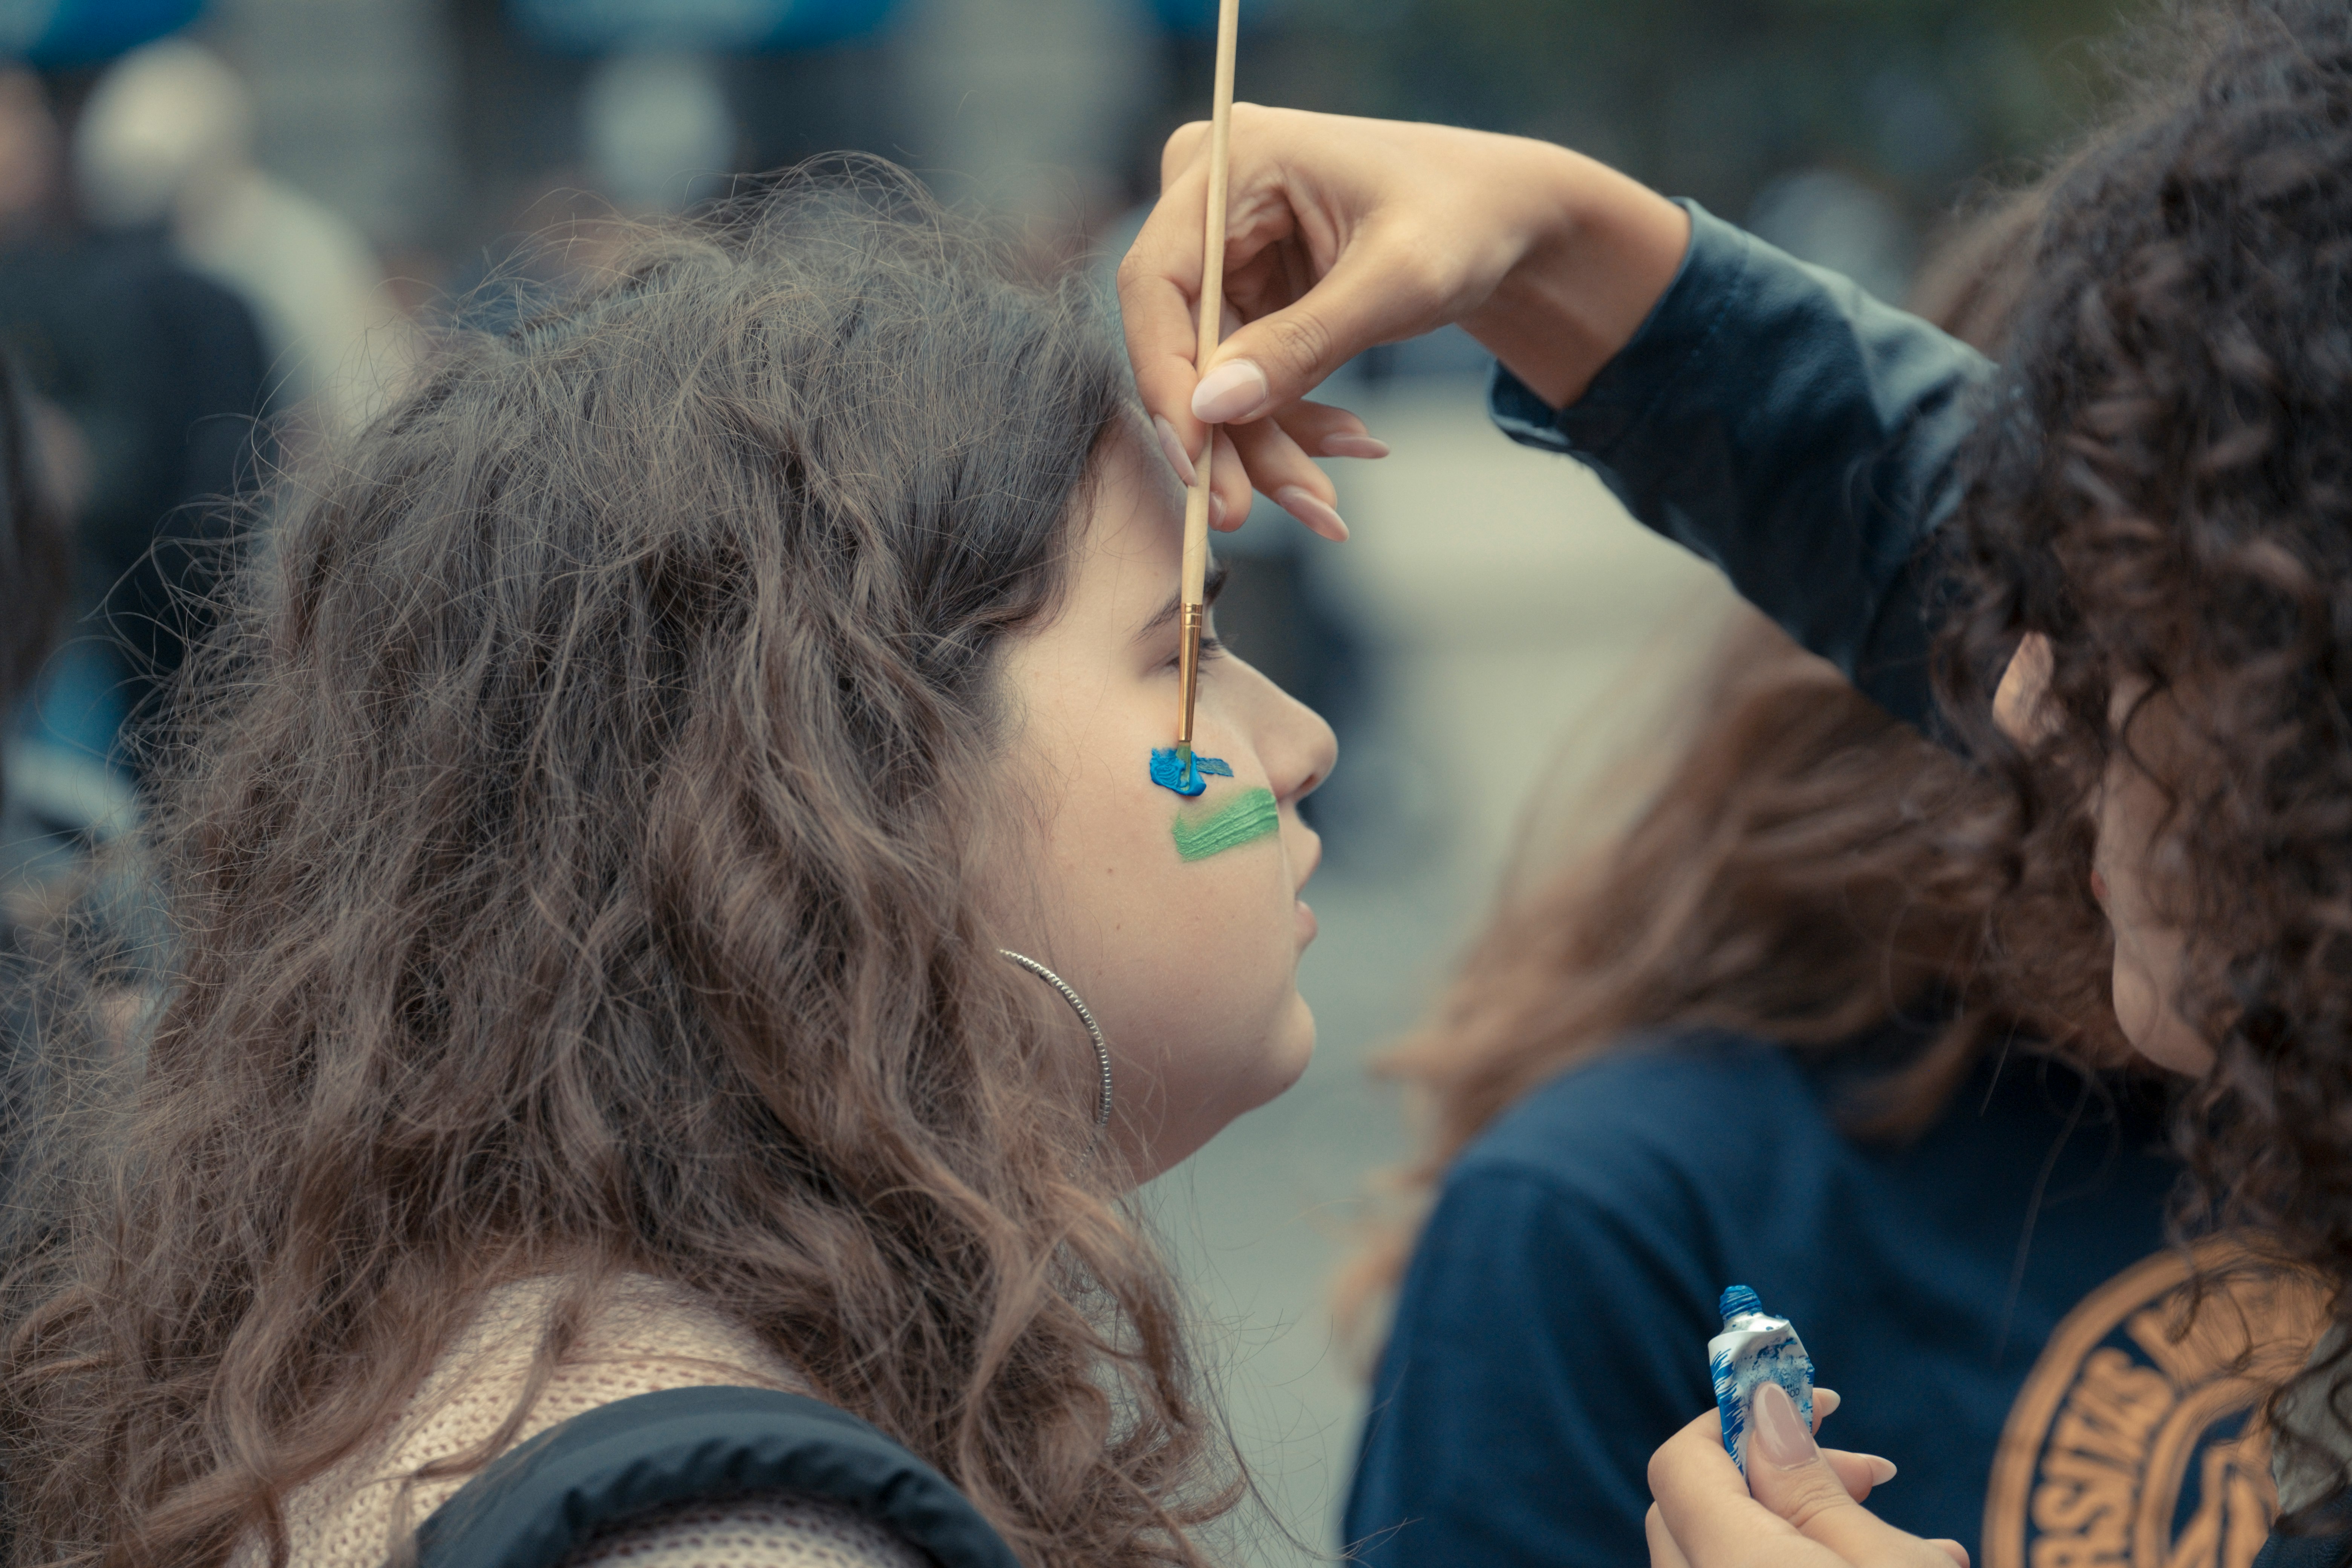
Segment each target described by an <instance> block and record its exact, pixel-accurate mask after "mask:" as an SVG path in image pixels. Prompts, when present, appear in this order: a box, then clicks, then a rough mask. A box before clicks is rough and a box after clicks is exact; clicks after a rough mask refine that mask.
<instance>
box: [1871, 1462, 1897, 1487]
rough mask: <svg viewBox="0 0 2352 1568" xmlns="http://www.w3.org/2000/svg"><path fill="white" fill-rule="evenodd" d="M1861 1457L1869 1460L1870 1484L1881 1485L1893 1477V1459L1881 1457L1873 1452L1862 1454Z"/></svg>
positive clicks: (1894, 1472)
mask: <svg viewBox="0 0 2352 1568" xmlns="http://www.w3.org/2000/svg"><path fill="white" fill-rule="evenodd" d="M1863 1458H1865V1459H1868V1460H1869V1461H1870V1484H1871V1485H1872V1486H1874V1487H1883V1486H1885V1484H1886V1483H1887V1482H1889V1481H1891V1480H1893V1479H1895V1474H1896V1471H1895V1461H1894V1460H1892V1459H1882V1458H1879V1457H1878V1456H1877V1455H1875V1454H1864V1456H1863Z"/></svg>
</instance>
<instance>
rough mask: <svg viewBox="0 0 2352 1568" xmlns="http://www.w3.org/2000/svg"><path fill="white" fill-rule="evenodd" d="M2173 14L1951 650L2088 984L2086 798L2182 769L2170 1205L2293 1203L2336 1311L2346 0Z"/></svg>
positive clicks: (2092, 221) (2351, 1015)
mask: <svg viewBox="0 0 2352 1568" xmlns="http://www.w3.org/2000/svg"><path fill="white" fill-rule="evenodd" d="M2176 37H2177V41H2178V43H2179V50H2178V51H2177V52H2175V53H2174V54H2173V56H2172V59H2173V62H2174V64H2173V68H2172V69H2171V70H2170V72H2169V73H2168V79H2169V81H2170V82H2171V83H2172V85H2171V86H2169V87H2168V88H2167V89H2164V90H2161V91H2158V92H2157V93H2154V94H2152V95H2151V96H2150V97H2149V98H2148V100H2146V101H2144V102H2143V103H2142V104H2141V105H2140V106H2139V107H2138V108H2137V110H2134V111H2133V113H2132V114H2131V115H2130V117H2129V118H2128V119H2127V120H2126V121H2124V122H2123V123H2122V124H2120V125H2118V126H2116V127H2115V128H2114V129H2113V130H2111V131H2110V132H2107V133H2106V134H2105V136H2103V138H2102V139H2101V142H2100V144H2099V145H2098V146H2097V147H2096V148H2095V150H2094V151H2093V152H2092V153H2090V154H2089V155H2088V156H2086V157H2084V158H2083V159H2082V160H2081V161H2080V162H2079V163H2077V164H2075V165H2074V167H2073V168H2072V169H2071V171H2070V172H2069V173H2068V174H2067V176H2066V177H2065V178H2064V180H2063V182H2061V184H2059V186H2058V188H2057V189H2056V191H2055V192H2054V193H2053V197H2052V201H2051V207H2050V212H2049V214H2048V216H2047V218H2046V220H2045V222H2044V224H2043V226H2042V230H2041V233H2040V235H2039V237H2038V241H2037V259H2036V267H2035V274H2036V280H2035V283H2034V286H2033V287H2032V289H2031V290H2030V291H2029V293H2028V294H2027V296H2026V298H2025V300H2024V302H2023V304H2022V307H2021V314H2020V318H2019V320H2018V322H2017V323H2016V326H2015V329H2014V335H2013V338H2012V340H2011V344H2012V352H2011V359H2010V366H2011V368H2010V369H2009V371H2008V372H2007V374H2006V375H2005V377H2004V379H2003V380H2002V382H2001V383H2000V384H1999V386H1998V388H1997V391H1996V394H1995V395H1994V399H1993V401H1992V402H1991V404H1990V407H1989V410H1988V417H1987V418H1986V420H1985V422H1984V425H1983V427H1982V431H1981V434H1980V437H1979V443H1978V447H1977V450H1976V451H1975V452H1974V453H1973V455H1972V457H1971V459H1970V479H1969V491H1968V495H1967V499H1966V501H1965V504H1964V506H1963V508H1962V513H1961V521H1960V523H1959V525H1958V530H1957V535H1956V544H1957V548H1958V560H1959V563H1960V570H1961V574H1962V577H1963V579H1964V582H1965V584H1966V595H1965V598H1964V600H1963V612H1962V614H1961V616H1959V619H1958V625H1957V626H1956V628H1955V630H1954V631H1953V633H1952V634H1951V635H1950V637H1948V639H1947V641H1946V643H1945V646H1944V650H1943V656H1942V658H1941V660H1940V673H1941V675H1942V678H1943V679H1944V682H1945V686H1946V696H1947V698H1948V701H1949V705H1950V706H1951V708H1952V709H1953V710H1955V712H1956V713H1957V715H1958V718H1959V720H1960V721H1962V722H1964V723H1967V724H1969V726H1970V728H1971V731H1972V736H1971V739H1972V742H1973V743H1974V744H1975V745H1976V746H1977V747H1978V748H1979V750H1980V751H1981V752H1983V753H1984V754H1985V755H1986V756H1988V757H1990V758H1994V759H1997V760H1998V761H1999V763H2000V765H2001V767H2002V768H2003V770H2004V771H2006V772H2007V773H2008V774H2009V776H2010V778H2011V781H2012V782H2013V784H2015V787H2016V796H2015V798H2016V800H2017V802H2018V803H2019V805H2020V806H2021V825H2020V832H2021V837H2020V839H2019V840H2017V841H2016V842H2015V843H2013V845H2012V850H2013V853H2012V855H2011V868H2012V871H2013V872H2014V873H2015V874H2017V875H2019V876H2021V877H2022V876H2024V875H2026V874H2027V871H2028V870H2029V868H2044V869H2045V871H2046V870H2047V869H2048V868H2055V874H2037V875H2036V877H2035V880H2034V886H2033V887H2032V889H2030V890H2029V893H2028V896H2024V897H2021V898H2019V899H2016V900H2012V901H2011V902H2010V903H2009V905H2008V906H2007V908H2006V910H2005V911H2004V913H2003V916H2002V919H2001V925H2002V928H2003V929H2002V937H2003V946H2004V948H2005V950H2006V952H2007V954H2008V956H2009V958H2010V959H2011V961H2012V962H2013V963H2016V964H2017V965H2018V966H2020V967H2021V968H2022V967H2031V968H2033V969H2036V970H2038V971H2039V972H2040V973H2041V976H2042V984H2041V986H2040V988H2041V989H2042V991H2043V992H2044V993H2045V994H2051V995H2053V997H2061V998H2063V996H2064V995H2065V994H2067V993H2069V992H2071V993H2073V994H2074V998H2075V999H2076V1001H2077V1002H2089V1001H2093V1000H2095V999H2097V998H2098V996H2099V995H2100V994H2103V993H2104V991H2105V986H2106V962H2105V954H2106V935H2105V921H2104V920H2103V918H2102V916H2101V914H2100V911H2099V910H2098V909H2097V907H2096V905H2095V902H2094V901H2093V900H2092V897H2091V895H2090V891H2089V885H2090V870H2091V865H2090V854H2091V849H2092V838H2091V835H2090V833H2089V832H2088V830H2087V826H2086V824H2087V822H2088V819H2089V816H2090V813H2091V811H2092V809H2093V807H2094V805H2095V799H2096V791H2097V790H2098V789H2099V787H2100V782H2101V780H2102V778H2103V777H2104V776H2105V773H2106V770H2107V768H2108V765H2109V763H2110V762H2111V761H2113V760H2115V759H2116V758H2118V757H2121V758H2125V759H2128V760H2130V761H2132V762H2135V763H2139V764H2140V765H2142V766H2144V767H2145V768H2146V769H2147V771H2148V772H2149V773H2151V774H2152V775H2153V776H2154V777H2155V778H2156V779H2157V780H2158V783H2159V784H2161V785H2162V786H2163V790H2164V793H2165V795H2166V796H2167V797H2168V818H2167V821H2166V823H2165V825H2164V827H2163V833H2162V842H2163V843H2164V845H2165V847H2166V851H2167V856H2168V859H2167V862H2166V864H2167V866H2168V868H2169V871H2170V874H2168V875H2166V876H2164V877H2163V878H2162V879H2161V882H2160V885H2159V886H2158V888H2157V889H2155V891H2156V892H2157V893H2158V894H2159V895H2160V897H2161V899H2162V912H2163V914H2164V915H2165V918H2166V919H2167V920H2168V921H2172V922H2176V923H2178V924H2179V926H2180V927H2181V928H2182V929H2183V930H2185V931H2187V933H2188V939H2189V973H2188V976H2187V981H2186V984H2185V986H2184V990H2183V994H2181V995H2180V996H2179V998H2178V1001H2179V1007H2180V1011H2181V1013H2182V1015H2183V1016H2185V1017H2186V1018H2188V1019H2189V1020H2191V1021H2192V1022H2193V1023H2195V1024H2196V1025H2197V1026H2199V1027H2200V1031H2201V1032H2202V1033H2203V1035H2204V1036H2205V1037H2207V1038H2209V1039H2210V1040H2211V1041H2212V1042H2214V1045H2215V1048H2216V1052H2217V1057H2216V1060H2215V1063H2214V1065H2213V1067H2212V1068H2211V1070H2210V1072H2209V1073H2208V1074H2207V1075H2206V1076H2205V1078H2204V1079H2203V1080H2202V1081H2201V1082H2200V1083H2199V1084H2198V1085H2197V1087H2196V1089H2195V1090H2194V1091H2193V1093H2192V1095H2191V1096H2190V1098H2189V1100H2188V1102H2187V1104H2186V1106H2185V1109H2184V1112H2183V1114H2182V1115H2181V1116H2180V1117H2179V1119H2178V1121H2177V1141H2178V1142H2179V1147H2180V1149H2181V1151H2182V1152H2183V1153H2184V1154H2185V1155H2186V1156H2187V1158H2188V1161H2189V1165H2190V1168H2191V1170H2192V1172H2193V1173H2194V1175H2195V1177H2196V1181H2195V1182H2194V1184H2193V1192H2192V1193H2191V1194H2189V1196H2188V1198H2187V1201H2186V1205H2185V1207H2184V1211H2183V1213H2182V1215H2181V1216H2180V1217H2181V1219H2182V1220H2183V1221H2184V1223H2197V1224H2205V1223H2212V1222H2216V1221H2220V1222H2226V1223H2237V1224H2244V1225H2251V1226H2260V1227H2262V1228H2263V1229H2264V1230H2267V1231H2268V1232H2270V1233H2272V1234H2273V1235H2274V1236H2275V1237H2277V1238H2278V1245H2279V1246H2280V1247H2281V1248H2282V1250H2283V1251H2284V1254H2285V1255H2286V1256H2287V1257H2288V1258H2291V1259H2293V1260H2294V1261H2297V1262H2300V1263H2302V1264H2305V1265H2307V1266H2310V1267H2312V1268H2315V1269H2317V1270H2318V1271H2320V1272H2321V1273H2322V1274H2323V1275H2324V1276H2325V1278H2326V1280H2327V1281H2329V1282H2330V1284H2331V1286H2332V1287H2333V1288H2334V1289H2336V1297H2337V1304H2336V1309H2335V1310H2336V1317H2337V1321H2338V1322H2339V1323H2341V1322H2344V1321H2347V1309H2346V1306H2345V1304H2344V1301H2343V1296H2342V1286H2343V1284H2344V1282H2346V1281H2347V1280H2352V314H2347V310H2348V309H2352V8H2347V7H2346V6H2345V5H2342V4H2341V3H2340V0H2250V3H2246V4H2242V5H2231V6H2229V7H2226V8H2222V9H2218V10H2214V11H2209V12H2206V13H2204V14H2201V15H2199V16H2192V17H2190V18H2189V19H2188V21H2187V23H2186V25H2185V26H2184V27H2183V28H2182V29H2181V30H2180V31H2179V33H2178V34H2177V35H2176ZM2028 632H2040V633H2042V634H2044V635H2045V636H2047V637H2048V638H2049V640H2050V645H2051V647H2052V650H2053V679H2052V686H2051V696H2050V700H2049V701H2048V702H2047V703H2045V704H2044V705H2043V708H2042V717H2043V718H2044V719H2045V720H2046V721H2047V726H2048V727H2047V730H2046V731H2045V732H2043V733H2042V734H2041V735H2040V736H2039V737H2038V738H2036V739H2035V740H2034V741H2033V742H2032V743H2031V746H2030V749H2029V751H2027V752H2020V751H2019V750H2018V749H2017V747H2016V746H2014V745H2012V744H2011V742H2009V741H2008V740H2007V739H2006V738H2004V737H2001V736H2000V735H1997V734H1995V733H1993V732H1991V731H1990V721H1989V719H1988V718H1987V715H1988V714H1989V711H1990V702H1989V688H1990V684H1991V682H1992V679H1994V676H1995V674H1996V672H1998V671H1999V670H2000V668H2001V667H2002V666H2003V664H2004V663H2005V662H2006V660H2007V658H2008V656H2009V654H2010V651H2011V649H2013V648H2014V647H2016V646H2017V644H2018V641H2019V638H2020V637H2021V636H2022V635H2023V634H2025V633H2028ZM2143 686H2144V688H2145V689H2146V690H2147V692H2148V693H2149V694H2150V695H2151V696H2157V695H2161V696H2162V697H2163V698H2164V699H2166V700H2165V701H2164V703H2163V704H2162V709H2163V715H2164V718H2163V721H2162V722H2161V723H2160V724H2152V723H2150V722H2149V721H2148V720H2149V718H2150V715H2151V714H2152V712H2153V711H2154V710H2151V709H2150V707H2149V706H2148V703H2147V701H2146V700H2141V701H2139V702H2138V703H2137V705H2136V706H2135V707H2134V708H2133V709H2132V710H2131V711H2130V712H2129V713H2127V714H2123V715H2120V716H2119V717H2120V719H2121V721H2120V722H2111V715H2110V710H2109V708H2110V700H2111V697H2112V696H2113V695H2114V694H2116V692H2117V691H2118V690H2122V691H2125V692H2131V691H2136V690H2138V689H2142V687H2143ZM2159 748H2160V750H2159ZM2347 1384H2352V1373H2347V1363H2346V1360H2345V1356H2344V1354H2343V1353H2341V1349H2340V1347H2339V1351H2338V1353H2336V1354H2333V1355H2329V1356H2325V1357H2323V1358H2322V1359H2321V1362H2320V1363H2318V1364H2316V1365H2315V1366H2314V1367H2313V1368H2312V1369H2311V1370H2310V1371H2309V1372H2308V1373H2305V1374H2304V1376H2303V1378H2302V1379H2301V1380H2299V1384H2298V1385H2296V1386H2299V1387H2303V1388H2311V1389H2316V1390H2319V1391H2320V1392H2323V1393H2326V1394H2329V1395H2330V1396H2331V1397H2332V1398H2333V1400H2334V1402H2335V1413H2334V1416H2333V1418H2332V1420H2330V1421H2329V1422H2328V1423H2327V1424H2328V1425H2330V1426H2333V1427H2334V1428H2335V1429H2336V1432H2337V1433H2338V1434H2341V1433H2344V1432H2347V1431H2352V1402H2347V1392H2346V1391H2347ZM2292 1397H2293V1398H2294V1399H2295V1400H2296V1401H2298V1402H2299V1401H2300V1400H2301V1399H2302V1397H2303V1395H2302V1394H2299V1393H2295V1394H2292ZM2277 1413H2278V1407H2277V1406H2275V1405H2274V1406H2273V1415H2276V1414H2277ZM2289 1425H2290V1429H2288V1430H2285V1431H2284V1432H2283V1433H2282V1440H2283V1442H2284V1443H2286V1444H2288V1445H2290V1446H2291V1447H2292V1446H2296V1445H2298V1444H2299V1443H2300V1439H2299V1438H2298V1435H2297V1434H2296V1432H2295V1431H2294V1430H2292V1429H2291V1428H2292V1426H2293V1424H2289ZM2300 1446H2301V1447H2303V1449H2304V1450H2305V1458H2306V1459H2308V1458H2312V1457H2313V1456H2314V1455H2315V1454H2316V1453H2317V1449H2316V1447H2315V1446H2313V1445H2310V1444H2300ZM2335 1447H2336V1451H2338V1452H2341V1451H2342V1447H2343V1445H2342V1441H2341V1437H2340V1436H2338V1437H2337V1439H2336V1444H2335ZM2289 1458H2290V1461H2291V1462H2292V1461H2293V1460H2294V1455H2293V1454H2290V1455H2289ZM2324 1462H2325V1463H2326V1466H2327V1468H2328V1469H2329V1470H2330V1471H2331V1472H2333V1471H2337V1470H2339V1469H2340V1461H2338V1460H2337V1459H2336V1458H2332V1457H2326V1458H2325V1459H2324Z"/></svg>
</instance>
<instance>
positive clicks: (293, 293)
mask: <svg viewBox="0 0 2352 1568" xmlns="http://www.w3.org/2000/svg"><path fill="white" fill-rule="evenodd" d="M253 136H254V105H253V97H252V94H251V93H250V91H248V90H247V88H246V85H245V83H244V82H242V81H240V80H239V79H237V77H236V73H235V72H234V71H232V70H230V69H229V68H228V67H226V65H224V64H222V63H221V61H220V60H219V59H218V58H215V56H214V55H212V54H211V53H210V52H209V51H207V50H205V49H204V48H203V47H200V46H198V45H195V44H193V43H189V42H187V41H186V40H185V39H179V38H170V39H165V40H163V41H162V42H159V43H153V44H149V45H146V46H144V47H140V48H137V49H133V50H132V51H131V53H129V54H127V55H125V56H123V57H122V58H121V59H120V60H118V61H116V62H115V63H114V65H112V66H111V67H110V68H108V70H107V72H106V74H105V75H104V76H103V77H102V78H100V80H99V83H98V86H97V87H96V88H95V89H93V90H92V91H91V93H90V96H89V101H88V102H87V103H86V104H85V105H84V106H83V109H82V112H81V117H80V119H79V121H78V122H77V124H76V126H75V129H74V142H73V170H74V184H75V190H76V193H77V195H79V198H80V201H81V205H82V207H83V209H84V210H85V211H86V212H87V213H88V214H89V217H90V218H91V220H92V221H93V222H95V223H96V224H98V225H99V226H100V227H102V228H105V229H109V230H112V231H117V232H132V233H137V232H146V231H161V232H163V233H164V234H166V235H168V236H169V237H170V241H171V244H172V247H173V249H174V250H175V251H176V253H177V254H178V255H179V256H180V257H181V258H183V259H184V261H185V262H186V263H187V265H189V266H190V267H192V268H194V269H195V270H197V271H198V272H201V273H203V274H204V275H205V277H208V278H211V279H214V280H215V281H216V282H218V283H219V284H221V285H222V286H223V287H225V288H226V289H230V290H232V291H233V292H235V293H236V295H237V296H238V297H239V298H241V299H242V300H245V302H246V304H247V306H248V307H249V308H250V309H251V310H252V311H253V314H254V318H255V320H256V321H257V323H258V324H259V326H260V329H261V333H262V338H263V341H264V342H265V343H266V345H267V347H268V356H269V372H270V385H271V391H272V395H273V398H274V400H275V402H276V403H277V405H278V406H279V407H280V408H281V409H282V410H284V411H285V412H286V413H288V414H289V415H290V416H293V422H294V423H295V425H296V426H301V425H304V424H315V425H317V426H319V427H320V429H321V430H322V431H325V432H328V433H333V432H337V431H342V430H348V429H352V428H353V427H355V426H358V425H359V424H360V423H361V422H362V421H363V420H365V419H366V418H367V416H369V415H370V414H371V413H373V411H374V410H375V409H376V408H378V407H380V406H382V405H383V400H384V397H385V395H386V388H387V386H388V385H389V384H391V383H392V382H394V381H395V380H396V379H397V378H398V376H399V375H400V374H402V372H403V369H404V367H405V365H406V364H407V363H408V362H409V360H410V359H411V357H413V346H412V345H411V343H410V342H409V337H408V328H407V324H406V321H405V319H404V317H403V316H402V314H401V312H400V310H399V307H398V305H397V304H396V303H395V302H394V299H393V297H392V293H391V291H390V290H389V289H387V288H386V287H385V284H384V277H383V268H382V267H381V266H380V265H379V264H378V263H377V261H376V258H375V256H374V254H373V252H372V251H371V250H370V248H369V247H368V244H367V241H366V240H365V238H364V237H362V236H361V234H360V233H359V231H358V230H357V229H356V228H354V227H353V226H352V225H351V224H350V223H348V222H347V221H345V220H344V219H343V218H341V217H340V216H337V215H336V214H335V213H333V212H332V211H331V210H329V209H328V208H327V207H325V206H323V205H320V203H318V202H315V201H313V200H311V199H310V197H308V196H306V195H302V194H301V193H299V191H296V190H294V189H293V188H292V187H290V186H289V185H287V184H284V183H283V182H282V181H279V180H277V179H274V178H272V177H271V176H270V175H268V174H265V173H263V172H262V171H261V170H260V169H259V168H257V167H256V166H255V164H254V162H253Z"/></svg>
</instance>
